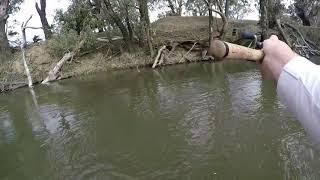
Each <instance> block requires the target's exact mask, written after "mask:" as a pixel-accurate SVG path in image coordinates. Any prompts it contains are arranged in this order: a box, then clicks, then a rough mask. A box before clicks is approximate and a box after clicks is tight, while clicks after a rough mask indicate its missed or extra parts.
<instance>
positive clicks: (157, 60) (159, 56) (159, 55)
mask: <svg viewBox="0 0 320 180" xmlns="http://www.w3.org/2000/svg"><path fill="white" fill-rule="evenodd" d="M166 48H167V47H166V46H162V47H161V48H160V49H159V51H158V54H157V56H156V58H155V60H154V63H153V65H152V68H153V69H154V68H156V67H157V65H158V62H159V60H160V58H161V55H162V51H164V50H165V49H166Z"/></svg>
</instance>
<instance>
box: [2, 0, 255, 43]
mask: <svg viewBox="0 0 320 180" xmlns="http://www.w3.org/2000/svg"><path fill="white" fill-rule="evenodd" d="M36 1H39V0H25V1H24V3H23V4H21V6H20V8H21V9H20V11H18V12H16V13H15V14H13V15H11V16H10V18H9V20H8V27H9V29H10V30H15V31H16V32H19V33H20V32H21V29H20V27H21V24H22V23H23V22H24V21H26V20H27V19H28V18H29V17H30V16H31V15H33V18H32V19H31V21H30V23H29V24H28V26H33V27H41V21H40V17H39V15H38V13H37V10H36V8H35V2H36ZM251 1H253V0H251ZM252 4H253V3H252ZM69 5H70V1H69V0H47V9H46V11H47V19H48V22H49V24H52V23H53V19H54V16H55V11H56V10H57V9H62V10H67V8H68V6H69ZM252 6H253V7H252V9H256V8H254V5H252ZM162 11H164V9H161V10H155V11H153V12H150V18H151V21H155V20H156V19H157V17H158V14H159V13H161V12H162ZM244 18H245V19H252V20H257V19H258V12H257V10H255V11H253V12H252V13H249V14H247V15H246V16H245V17H244ZM13 27H14V28H13ZM26 34H27V41H32V38H33V37H34V35H39V36H40V38H42V39H44V34H43V31H42V30H41V29H40V30H27V31H26ZM17 38H21V35H20V34H19V35H18V36H15V37H11V38H10V37H9V39H10V40H16V39H17Z"/></svg>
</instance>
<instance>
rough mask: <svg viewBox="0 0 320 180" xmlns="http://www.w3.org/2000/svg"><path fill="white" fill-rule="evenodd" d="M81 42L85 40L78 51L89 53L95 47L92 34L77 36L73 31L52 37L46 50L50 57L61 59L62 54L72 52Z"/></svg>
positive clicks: (95, 43)
mask: <svg viewBox="0 0 320 180" xmlns="http://www.w3.org/2000/svg"><path fill="white" fill-rule="evenodd" d="M82 40H85V44H84V46H83V47H82V48H81V50H80V51H90V50H92V49H94V48H96V47H97V42H96V39H95V36H94V34H93V33H82V34H81V35H78V34H77V32H75V31H69V32H65V33H61V34H59V35H57V36H54V37H53V38H52V39H51V40H50V41H49V42H48V44H47V46H48V47H47V50H48V53H49V54H50V55H51V56H53V57H58V58H61V57H63V55H64V54H66V53H68V52H71V51H74V50H75V49H76V48H77V45H78V44H79V43H80V42H81V41H82Z"/></svg>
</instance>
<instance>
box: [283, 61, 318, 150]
mask: <svg viewBox="0 0 320 180" xmlns="http://www.w3.org/2000/svg"><path fill="white" fill-rule="evenodd" d="M277 92H278V96H279V98H280V101H281V102H282V103H283V104H284V105H286V106H287V107H288V109H289V110H290V111H291V112H292V113H293V114H294V115H295V116H296V117H297V119H298V120H299V121H300V123H301V124H302V126H303V127H304V128H305V130H306V131H307V133H308V134H309V135H310V136H311V137H312V139H313V140H314V142H315V143H316V145H317V146H318V145H320V66H318V65H315V64H313V63H312V62H310V61H309V60H307V59H306V58H303V57H295V58H294V59H292V60H291V61H289V63H287V64H286V65H285V67H284V69H283V70H282V72H281V75H280V77H279V80H278V86H277Z"/></svg>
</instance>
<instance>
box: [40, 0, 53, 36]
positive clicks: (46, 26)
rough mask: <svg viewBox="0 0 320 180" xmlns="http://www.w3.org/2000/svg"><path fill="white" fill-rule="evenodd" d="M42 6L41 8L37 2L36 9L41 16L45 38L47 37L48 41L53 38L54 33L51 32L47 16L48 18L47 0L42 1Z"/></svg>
mask: <svg viewBox="0 0 320 180" xmlns="http://www.w3.org/2000/svg"><path fill="white" fill-rule="evenodd" d="M40 6H41V8H40V7H39V5H38V3H37V2H36V9H37V12H38V14H39V16H40V20H41V24H42V28H43V32H44V36H45V38H46V40H48V39H50V38H51V36H52V32H51V30H50V26H49V23H48V20H47V16H46V6H47V2H46V0H40Z"/></svg>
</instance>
